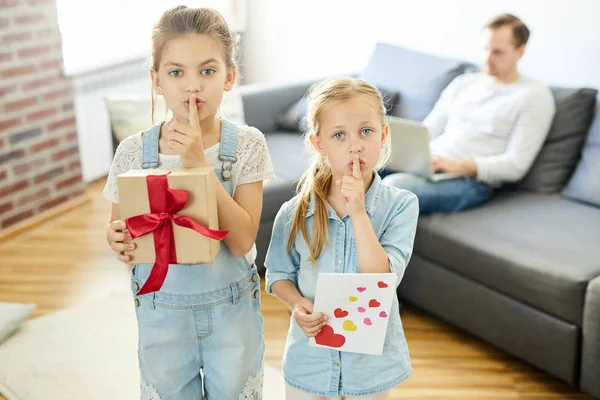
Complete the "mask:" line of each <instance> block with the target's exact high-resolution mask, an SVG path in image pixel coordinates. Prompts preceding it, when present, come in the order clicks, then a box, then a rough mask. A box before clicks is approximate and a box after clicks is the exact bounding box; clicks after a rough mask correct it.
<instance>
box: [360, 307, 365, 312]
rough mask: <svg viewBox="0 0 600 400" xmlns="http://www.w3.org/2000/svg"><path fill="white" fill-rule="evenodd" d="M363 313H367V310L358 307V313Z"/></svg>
mask: <svg viewBox="0 0 600 400" xmlns="http://www.w3.org/2000/svg"><path fill="white" fill-rule="evenodd" d="M365 311H367V310H365V308H364V307H358V312H365Z"/></svg>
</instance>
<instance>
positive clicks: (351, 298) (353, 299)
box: [348, 296, 358, 303]
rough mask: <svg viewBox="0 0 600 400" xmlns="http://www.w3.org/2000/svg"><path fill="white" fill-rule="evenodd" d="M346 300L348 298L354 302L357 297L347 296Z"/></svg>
mask: <svg viewBox="0 0 600 400" xmlns="http://www.w3.org/2000/svg"><path fill="white" fill-rule="evenodd" d="M348 300H350V301H351V302H353V303H354V302H355V301H356V300H358V297H356V296H350V297H348Z"/></svg>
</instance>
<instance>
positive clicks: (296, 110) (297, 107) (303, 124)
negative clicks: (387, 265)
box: [275, 88, 399, 132]
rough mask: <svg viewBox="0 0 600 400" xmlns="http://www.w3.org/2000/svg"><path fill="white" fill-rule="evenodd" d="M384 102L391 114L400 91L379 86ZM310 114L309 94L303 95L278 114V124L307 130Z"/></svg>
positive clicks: (289, 128)
mask: <svg viewBox="0 0 600 400" xmlns="http://www.w3.org/2000/svg"><path fill="white" fill-rule="evenodd" d="M379 92H380V93H381V97H382V98H383V104H384V105H385V109H386V111H387V113H388V114H389V113H390V112H391V111H392V109H393V108H394V107H395V106H396V105H397V104H398V99H399V95H398V93H395V92H391V91H389V90H387V89H383V88H379ZM307 114H308V96H302V98H301V99H300V100H298V101H297V102H295V103H294V104H293V105H292V106H291V107H290V108H289V109H287V110H286V111H285V112H282V113H281V114H279V115H278V116H277V119H276V121H275V122H276V124H277V126H278V127H279V128H280V129H285V130H288V131H301V132H306V130H307V128H308V122H307V120H306V116H307Z"/></svg>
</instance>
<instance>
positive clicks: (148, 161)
mask: <svg viewBox="0 0 600 400" xmlns="http://www.w3.org/2000/svg"><path fill="white" fill-rule="evenodd" d="M163 124H164V122H161V123H159V124H156V125H154V126H153V127H151V128H150V129H148V130H147V131H145V132H144V137H143V146H142V156H143V158H142V168H144V169H146V168H158V138H159V137H160V128H161V127H162V125H163Z"/></svg>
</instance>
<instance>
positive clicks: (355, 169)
mask: <svg viewBox="0 0 600 400" xmlns="http://www.w3.org/2000/svg"><path fill="white" fill-rule="evenodd" d="M352 176H354V178H356V179H360V178H361V173H360V159H359V158H358V154H355V155H354V160H353V162H352Z"/></svg>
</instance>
